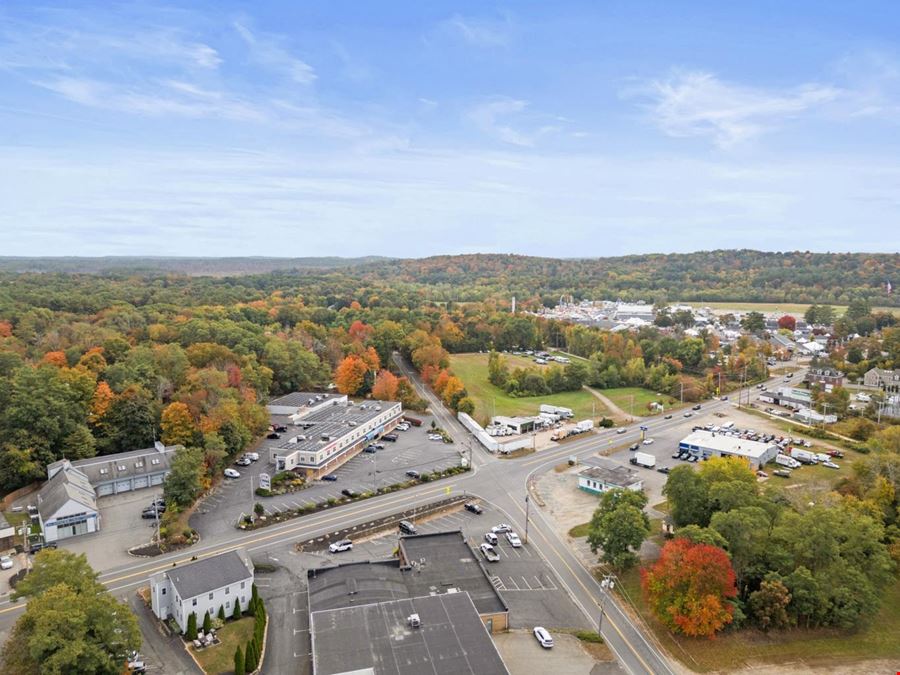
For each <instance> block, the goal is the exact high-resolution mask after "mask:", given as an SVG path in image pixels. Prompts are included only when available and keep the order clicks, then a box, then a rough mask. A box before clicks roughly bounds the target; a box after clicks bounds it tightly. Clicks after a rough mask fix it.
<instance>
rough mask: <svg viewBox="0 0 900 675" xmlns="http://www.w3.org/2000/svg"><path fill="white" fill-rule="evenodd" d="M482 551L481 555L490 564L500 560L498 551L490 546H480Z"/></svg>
mask: <svg viewBox="0 0 900 675" xmlns="http://www.w3.org/2000/svg"><path fill="white" fill-rule="evenodd" d="M479 548H480V549H481V554H482V555H483V556H484V557H485V559H487V561H488V562H497V561H499V560H500V556H499V555H498V554H497V551H495V550H494V547H493V546H491V545H490V544H482V545H481V546H479Z"/></svg>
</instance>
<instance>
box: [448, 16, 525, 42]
mask: <svg viewBox="0 0 900 675" xmlns="http://www.w3.org/2000/svg"><path fill="white" fill-rule="evenodd" d="M443 26H444V28H445V29H446V30H448V31H450V32H451V33H453V34H455V35H458V36H460V37H462V38H463V39H464V40H465V41H466V42H468V43H469V44H472V45H475V46H478V47H506V46H508V45H509V43H510V42H511V40H512V23H511V21H510V20H509V18H508V17H507V18H506V19H504V20H503V21H491V20H487V19H476V18H473V17H464V16H460V15H459V14H455V15H453V16H452V17H450V18H449V19H447V20H446V21H445V22H444V23H443Z"/></svg>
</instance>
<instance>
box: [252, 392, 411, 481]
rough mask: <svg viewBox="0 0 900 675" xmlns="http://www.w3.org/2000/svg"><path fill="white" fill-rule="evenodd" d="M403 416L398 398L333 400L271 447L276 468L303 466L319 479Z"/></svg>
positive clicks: (309, 473)
mask: <svg viewBox="0 0 900 675" xmlns="http://www.w3.org/2000/svg"><path fill="white" fill-rule="evenodd" d="M402 417H403V407H402V406H401V405H400V404H399V403H397V402H396V401H364V402H362V403H360V404H359V405H355V404H353V403H351V402H348V401H347V400H346V397H344V402H340V401H332V402H331V403H329V404H328V405H326V406H324V407H321V408H319V409H318V410H316V411H314V412H311V413H309V414H307V415H304V416H303V418H302V419H300V420H298V422H297V423H296V425H297V427H298V428H297V429H292V430H290V431H289V432H288V433H289V437H288V438H287V440H286V441H284V442H283V443H281V444H280V445H278V446H277V447H275V448H270V449H269V455H270V460H271V461H272V463H274V464H275V470H276V471H292V470H294V469H301V470H303V471H305V472H306V475H307V476H308V477H314V478H318V477H319V476H321V475H323V474H326V473H329V472H331V471H333V470H334V469H336V468H337V467H339V466H340V465H341V464H343V463H344V462H346V461H347V460H348V459H350V458H351V457H354V456H355V455H357V454H358V453H359V452H361V451H362V449H363V448H364V447H365V446H366V445H367V444H368V443H370V442H371V441H373V440H375V439H376V438H378V437H379V436H381V435H383V434H385V433H387V432H389V431H390V430H391V429H393V428H394V427H396V426H397V424H399V422H400V420H401V419H402Z"/></svg>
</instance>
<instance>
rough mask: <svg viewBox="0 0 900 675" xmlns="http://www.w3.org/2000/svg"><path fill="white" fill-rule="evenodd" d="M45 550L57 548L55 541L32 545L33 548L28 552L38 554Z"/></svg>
mask: <svg viewBox="0 0 900 675" xmlns="http://www.w3.org/2000/svg"><path fill="white" fill-rule="evenodd" d="M45 548H56V542H55V541H48V542H35V543H33V544H31V546H30V547H29V549H28V552H29V553H37V552H38V551H40V550H41V549H45Z"/></svg>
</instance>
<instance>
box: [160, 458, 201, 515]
mask: <svg viewBox="0 0 900 675" xmlns="http://www.w3.org/2000/svg"><path fill="white" fill-rule="evenodd" d="M202 488H203V453H202V452H201V451H200V450H197V449H195V448H180V449H178V450H176V451H175V456H174V457H173V458H172V465H171V470H170V471H169V474H168V475H167V476H166V480H165V482H164V483H163V496H164V497H165V500H166V502H167V503H172V504H177V505H178V506H181V507H185V506H190V505H191V504H193V503H194V501H195V500H196V499H197V497H199V496H200V491H201V490H202Z"/></svg>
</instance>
